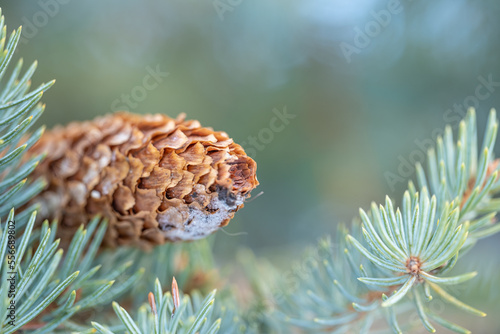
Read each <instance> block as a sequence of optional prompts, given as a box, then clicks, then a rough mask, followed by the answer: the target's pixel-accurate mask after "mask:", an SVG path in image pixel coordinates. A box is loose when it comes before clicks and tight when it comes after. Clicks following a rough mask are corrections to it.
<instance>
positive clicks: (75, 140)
mask: <svg viewBox="0 0 500 334" xmlns="http://www.w3.org/2000/svg"><path fill="white" fill-rule="evenodd" d="M184 117H185V116H184V115H183V114H181V115H179V116H178V117H177V118H176V119H172V118H169V117H167V116H165V115H160V114H156V115H145V116H144V115H135V114H130V113H125V112H120V113H115V114H112V115H107V116H104V117H99V118H96V119H95V120H93V121H87V122H74V123H71V124H69V125H67V126H65V127H56V128H54V129H53V130H51V131H48V132H47V133H45V134H44V135H43V136H42V138H41V139H40V141H39V142H38V143H37V144H36V145H35V146H34V147H33V148H32V149H31V150H30V153H31V154H28V155H36V154H40V153H43V152H45V153H46V154H47V157H46V158H45V160H44V161H43V162H42V163H41V164H40V165H39V166H38V167H37V168H36V170H35V172H34V175H33V177H34V178H37V177H43V178H45V179H46V180H47V182H48V185H47V187H46V188H45V190H44V191H43V192H42V193H41V194H40V195H38V196H37V197H36V198H35V199H34V200H33V201H34V202H36V203H38V204H40V212H39V217H41V218H43V219H45V218H49V219H58V221H59V222H60V228H59V231H60V237H61V239H62V242H63V243H64V242H65V241H68V240H70V239H71V237H72V236H73V234H74V232H75V231H76V229H77V228H78V227H79V226H80V225H81V224H86V223H87V222H88V221H89V220H90V219H91V217H93V216H95V215H96V214H100V215H102V216H103V217H105V218H107V219H108V221H109V228H108V230H107V232H106V236H105V238H104V241H103V244H104V245H106V246H116V245H124V244H134V245H139V246H141V247H148V246H151V245H154V244H162V243H164V242H165V241H177V240H194V239H199V238H203V237H205V236H207V235H209V234H211V233H213V232H214V231H216V230H217V229H218V228H220V227H221V226H225V225H227V223H228V222H229V220H231V219H232V218H233V216H234V213H235V212H236V211H237V210H238V209H240V208H242V207H243V203H244V201H245V199H246V198H248V197H249V196H250V192H251V190H252V189H254V188H255V187H256V186H257V185H258V181H257V178H256V163H255V161H254V160H252V159H251V158H250V157H248V156H247V155H246V154H245V151H244V150H243V149H242V147H241V146H240V145H238V144H236V143H234V142H233V140H232V139H231V138H229V137H228V135H227V134H226V133H225V132H218V131H214V130H212V129H211V128H207V127H202V126H201V125H200V123H199V122H198V121H196V120H185V119H184Z"/></svg>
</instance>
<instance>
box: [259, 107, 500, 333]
mask: <svg viewBox="0 0 500 334" xmlns="http://www.w3.org/2000/svg"><path fill="white" fill-rule="evenodd" d="M497 129H498V121H497V120H496V114H495V111H494V110H492V111H491V113H490V116H489V119H488V124H487V127H486V132H485V136H484V139H483V143H482V145H481V146H479V147H478V146H477V134H476V118H475V112H474V110H470V111H469V112H468V114H467V116H466V118H465V119H464V120H463V121H462V122H461V123H460V126H459V131H458V136H457V143H456V144H453V133H452V130H451V128H450V127H447V128H446V129H445V132H444V137H443V138H441V137H439V138H438V139H437V147H436V148H431V149H430V150H429V152H428V159H427V164H428V168H427V172H426V171H425V170H424V168H423V167H422V166H421V165H420V164H417V166H416V170H417V181H418V182H417V186H415V185H414V184H413V182H411V181H410V182H409V185H408V191H406V192H405V194H404V196H403V199H402V202H401V208H395V207H394V205H393V203H392V201H391V200H390V199H389V198H388V197H387V199H386V202H385V205H380V206H377V205H376V204H374V203H373V204H372V206H371V209H370V210H369V211H368V212H365V211H364V210H360V218H361V224H360V223H359V222H358V221H354V222H353V225H352V227H351V231H349V232H347V230H346V229H345V228H344V227H343V226H340V228H339V231H338V233H337V240H336V242H335V243H332V242H331V241H330V240H329V239H328V238H327V239H324V240H322V241H320V243H319V245H318V247H317V248H316V249H315V250H314V251H313V252H311V253H312V255H311V254H309V255H307V256H306V257H305V258H304V260H303V261H302V262H301V264H302V265H299V268H300V269H299V270H292V275H293V277H294V278H295V279H296V281H297V282H296V284H294V286H292V287H290V286H288V287H287V284H286V281H283V279H281V280H278V282H279V283H278V284H279V285H281V286H285V288H284V289H283V291H281V290H280V292H279V293H277V292H276V290H275V291H274V292H272V295H270V294H269V293H267V294H266V292H265V289H260V290H259V291H260V292H258V293H257V295H258V296H259V297H260V298H261V302H260V303H261V304H266V303H265V302H264V301H262V300H265V299H268V300H272V301H273V303H271V305H270V306H269V305H268V308H267V309H266V312H270V316H269V317H275V318H279V319H281V320H282V322H281V323H276V322H273V321H267V323H268V324H272V326H273V329H272V331H275V332H281V331H286V330H289V329H287V328H289V327H301V328H303V329H305V330H306V331H311V332H318V331H333V330H336V332H337V331H338V332H339V333H340V332H366V333H368V332H371V331H372V329H371V328H372V327H373V324H378V323H379V322H380V321H379V320H380V319H381V318H386V320H387V323H388V324H389V327H390V328H391V330H392V331H393V332H395V333H401V332H402V330H404V329H405V328H407V327H408V326H409V325H411V324H407V323H403V325H402V326H401V325H400V324H399V323H398V320H397V318H401V316H400V315H401V314H403V313H406V312H408V311H412V310H415V311H416V312H417V314H418V315H419V317H420V320H421V323H422V325H423V326H424V327H425V328H426V329H427V330H428V331H430V332H434V331H435V328H434V326H433V324H432V322H433V321H435V322H436V323H438V324H440V325H442V326H444V327H446V328H448V329H450V330H452V331H455V332H457V333H466V332H467V330H466V329H464V328H462V327H461V326H459V325H456V324H453V323H451V322H449V321H448V320H446V319H443V318H442V317H440V316H439V315H437V314H434V313H432V312H431V311H430V310H429V307H428V303H430V302H432V294H436V295H437V296H439V297H440V298H441V299H443V300H445V301H447V302H448V303H450V304H453V305H455V306H456V307H458V308H461V309H462V310H465V311H467V312H469V313H472V314H475V315H478V316H484V315H485V314H484V313H483V312H481V311H479V310H477V309H475V308H473V307H471V306H469V305H466V304H464V303H463V302H461V301H459V300H458V299H457V298H455V297H454V296H452V295H451V294H449V293H448V292H447V291H446V290H445V288H444V287H445V286H449V285H455V284H460V283H463V282H466V281H468V280H470V279H472V278H474V277H475V276H476V275H477V273H476V272H469V273H460V274H458V275H456V276H451V277H450V276H446V275H445V274H446V273H447V272H448V271H449V270H451V269H452V268H453V267H454V266H455V264H456V263H457V261H459V259H460V258H461V257H462V256H463V255H464V254H465V253H466V252H467V251H468V250H470V249H471V248H472V247H473V246H474V245H475V244H476V243H477V241H478V240H479V239H480V238H483V237H487V236H490V235H492V234H493V233H496V232H498V231H500V227H499V226H498V225H499V224H495V221H494V218H495V216H496V214H497V213H498V212H499V211H500V205H498V203H499V201H498V199H496V198H495V197H494V196H495V195H496V194H497V193H498V192H499V191H500V180H499V179H498V171H497V170H498V166H499V162H498V160H495V159H494V157H493V154H492V152H493V148H494V143H495V138H496V133H497ZM344 238H345V240H344ZM252 266H257V267H258V264H256V263H254V264H252ZM275 275H278V276H279V274H275ZM281 276H287V275H281ZM254 283H255V281H254ZM256 285H257V286H258V284H256ZM275 295H280V296H281V298H279V299H276V298H274V296H275ZM394 306H396V307H394ZM378 327H379V325H378Z"/></svg>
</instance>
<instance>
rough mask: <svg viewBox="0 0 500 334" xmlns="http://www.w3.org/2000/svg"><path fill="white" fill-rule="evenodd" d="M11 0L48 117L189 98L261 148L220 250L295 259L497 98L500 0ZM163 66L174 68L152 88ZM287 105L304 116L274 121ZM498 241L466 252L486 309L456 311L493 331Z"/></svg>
mask: <svg viewBox="0 0 500 334" xmlns="http://www.w3.org/2000/svg"><path fill="white" fill-rule="evenodd" d="M1 7H2V9H3V13H4V15H5V16H6V22H7V25H8V27H9V29H11V30H12V29H14V28H17V26H19V25H21V24H22V25H23V29H24V30H23V40H22V43H21V47H20V49H19V50H18V53H22V55H24V56H25V61H26V62H32V61H33V60H35V59H38V61H39V70H38V71H37V74H36V76H35V84H39V83H41V82H44V81H48V80H50V79H52V78H55V79H57V83H56V85H55V86H54V87H53V88H51V90H50V91H49V92H48V93H47V94H46V96H45V97H44V101H45V102H46V103H47V111H46V112H45V114H44V115H43V119H42V122H43V123H45V124H47V125H48V126H49V127H51V126H53V125H55V124H66V123H68V122H70V121H72V120H87V119H91V118H93V117H95V116H97V115H102V114H106V113H110V112H112V111H113V110H114V109H117V107H120V108H122V109H125V108H126V109H128V110H130V111H132V112H136V113H165V114H168V115H170V116H176V115H177V114H178V113H180V112H185V113H187V116H188V118H194V119H198V120H200V122H201V123H202V124H203V125H205V126H211V127H213V128H215V129H217V130H224V131H226V132H228V134H229V135H230V136H231V137H233V138H234V139H235V141H236V142H238V143H242V144H243V146H244V147H245V148H246V149H247V150H248V151H250V150H251V149H253V150H254V151H255V153H256V154H255V155H254V158H255V160H256V161H257V163H258V178H259V181H260V182H261V185H260V186H259V188H258V189H257V190H256V191H255V192H254V194H255V195H256V194H257V193H259V192H261V191H262V192H263V194H262V195H261V196H259V197H256V198H255V199H254V200H252V201H251V202H249V203H248V204H246V207H245V209H243V210H241V211H240V212H238V214H237V215H236V218H235V219H234V220H233V221H232V223H231V224H229V226H227V228H225V232H227V233H224V232H219V233H218V234H217V236H216V252H217V253H216V255H217V259H218V260H219V261H221V263H230V262H231V261H234V253H235V252H234V251H233V250H234V249H235V248H236V247H239V246H242V245H244V246H248V247H251V248H252V249H253V250H254V251H255V252H256V253H258V255H259V256H265V257H269V258H270V259H271V261H273V262H275V263H276V264H277V265H279V266H283V267H286V266H289V263H290V261H292V259H294V258H296V257H298V256H299V255H300V254H301V253H302V250H303V248H304V247H305V246H306V245H309V244H312V243H314V242H315V241H316V240H317V239H318V238H319V237H320V236H322V235H324V234H325V233H332V232H334V231H335V227H336V224H337V223H338V222H342V221H344V222H349V221H350V220H351V219H352V217H354V216H356V215H357V212H358V208H359V207H364V208H367V207H368V205H369V203H370V202H371V201H376V202H381V201H383V200H384V196H385V195H386V194H389V195H390V196H391V197H394V198H396V199H398V198H400V196H401V195H402V192H403V191H404V188H405V187H406V181H404V182H403V180H406V179H407V178H408V177H413V174H414V173H413V172H412V171H411V170H407V167H405V166H407V165H408V162H410V165H413V162H414V161H415V160H418V159H420V158H421V157H422V149H421V148H420V146H419V144H418V143H417V142H419V143H424V144H425V143H426V142H428V141H430V140H433V139H434V138H435V136H436V130H438V129H440V128H442V127H444V125H445V124H446V123H451V124H452V125H456V124H458V121H457V120H458V119H460V118H461V117H462V115H463V114H464V112H465V109H466V108H467V107H468V106H475V107H476V108H477V111H478V124H479V126H480V129H481V132H482V129H483V128H484V125H485V121H486V115H487V112H488V111H489V109H490V108H492V107H497V108H498V107H499V106H500V61H499V56H498V51H499V49H500V45H499V42H500V36H499V34H500V21H499V20H498V17H499V15H500V3H499V2H498V1H495V0H490V1H472V0H471V1H467V0H436V1H433V2H424V1H410V0H402V1H400V2H398V1H387V0H383V1H382V0H380V1H379V0H359V1H356V2H352V1H348V0H287V1H266V0H252V1H250V0H214V1H212V0H209V1H185V0H184V1H180V0H168V1H167V0H143V1H132V0H108V1H99V0H87V1H76V0H38V1H27V0H22V1H6V0H1ZM151 70H159V71H160V72H162V73H166V72H168V76H165V75H160V76H159V77H158V82H157V84H155V85H153V86H156V87H155V88H151V87H152V86H151V85H147V87H148V89H146V88H145V87H146V85H145V84H144V79H145V78H146V76H147V75H148V73H149V71H151ZM488 82H489V83H488ZM149 83H154V81H150V82H149ZM124 94H127V95H129V96H130V101H129V102H128V103H127V102H124V101H125V100H123V99H126V97H125V98H124V96H125V95H124ZM117 101H118V102H117ZM285 108H286V112H287V113H288V114H290V115H293V116H294V118H293V119H292V118H290V119H289V122H288V124H285V125H284V126H283V127H280V128H279V129H280V131H274V132H273V131H272V130H271V131H270V130H266V129H270V126H271V123H272V122H273V121H272V120H273V118H274V117H275V113H276V112H277V111H280V112H281V113H283V110H284V109H285ZM273 110H274V112H273ZM290 117H292V116H290ZM273 124H274V123H273ZM276 124H278V125H280V124H281V123H279V122H278V123H276ZM252 137H254V138H255V140H256V142H257V143H256V144H255V142H253V143H252V139H251V138H252ZM498 147H500V145H499V146H497V148H498ZM498 153H500V151H497V155H498ZM499 242H500V236H496V237H492V238H490V239H487V240H484V241H483V242H482V243H481V244H480V245H478V246H477V247H476V249H475V250H474V252H472V253H471V254H470V255H469V259H473V260H474V261H472V262H471V263H469V264H466V266H467V268H468V269H470V270H478V271H480V273H481V272H484V273H485V275H483V278H482V281H481V282H483V283H482V284H478V285H477V290H475V291H473V292H471V291H466V292H465V296H468V297H467V298H468V299H470V300H472V299H474V298H475V299H476V302H477V303H481V302H479V300H480V299H485V300H487V303H486V304H487V305H485V306H484V307H482V309H484V310H485V311H486V312H488V313H489V314H490V316H489V317H487V318H486V319H479V320H478V319H474V318H473V317H469V316H467V315H465V316H463V315H460V316H461V317H463V318H462V319H461V320H462V321H460V323H461V324H464V325H465V323H464V321H470V324H471V325H470V326H469V327H472V328H474V327H475V328H481V327H482V326H485V327H484V328H486V326H488V329H487V330H486V329H485V330H484V331H479V332H481V333H489V332H488V331H490V332H491V333H497V332H499V331H500V330H496V329H498V328H500V319H498V317H495V316H494V314H495V313H496V314H498V313H499V312H500V308H499V307H498V306H495V304H498V303H497V302H496V300H498V297H500V294H499V291H498V290H500V287H499V285H500V284H499V282H498V281H497V279H498V278H500V269H499V265H500V260H499V259H498V256H496V255H497V254H498V253H499V249H500V248H499V246H498V244H499ZM485 282H486V283H485ZM492 287H493V288H495V289H496V292H495V293H492V292H491V291H490V290H491V289H492ZM474 296H475V297H474ZM477 303H476V305H477ZM464 319H465V320H464ZM478 326H481V327H478Z"/></svg>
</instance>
